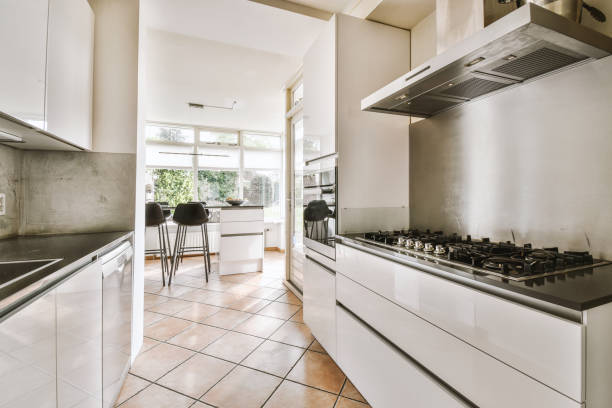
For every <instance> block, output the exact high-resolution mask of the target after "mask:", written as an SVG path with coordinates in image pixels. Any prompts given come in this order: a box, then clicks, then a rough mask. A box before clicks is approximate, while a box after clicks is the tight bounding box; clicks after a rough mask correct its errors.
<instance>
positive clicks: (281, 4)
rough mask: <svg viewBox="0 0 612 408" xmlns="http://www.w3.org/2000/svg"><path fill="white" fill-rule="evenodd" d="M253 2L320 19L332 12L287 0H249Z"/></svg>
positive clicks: (330, 14) (328, 17) (328, 16)
mask: <svg viewBox="0 0 612 408" xmlns="http://www.w3.org/2000/svg"><path fill="white" fill-rule="evenodd" d="M249 1H252V2H254V3H260V4H265V5H266V6H270V7H276V8H279V9H282V10H287V11H290V12H292V13H297V14H302V15H305V16H308V17H313V18H318V19H320V20H325V21H327V20H329V19H330V18H331V16H332V15H333V13H330V12H329V11H325V10H320V9H317V8H314V7H308V6H304V5H302V4H297V3H293V2H291V1H287V0H249Z"/></svg>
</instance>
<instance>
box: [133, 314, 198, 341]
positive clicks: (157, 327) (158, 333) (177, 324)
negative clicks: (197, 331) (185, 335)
mask: <svg viewBox="0 0 612 408" xmlns="http://www.w3.org/2000/svg"><path fill="white" fill-rule="evenodd" d="M191 324H192V323H191V322H190V321H187V320H183V319H177V318H174V317H166V318H165V319H162V320H160V321H159V322H156V323H153V324H152V325H150V326H147V327H145V329H144V335H145V336H147V337H151V338H153V339H155V340H159V341H166V340H168V339H170V338H171V337H174V336H176V335H177V334H179V333H180V332H182V331H183V330H185V329H186V328H187V327H189V326H191Z"/></svg>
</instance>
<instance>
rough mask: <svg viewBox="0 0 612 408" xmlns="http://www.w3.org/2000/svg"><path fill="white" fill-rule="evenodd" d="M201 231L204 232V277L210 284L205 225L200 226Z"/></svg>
mask: <svg viewBox="0 0 612 408" xmlns="http://www.w3.org/2000/svg"><path fill="white" fill-rule="evenodd" d="M200 230H201V231H202V256H203V259H202V262H203V263H204V276H205V277H206V282H208V262H206V238H205V236H204V224H202V225H200Z"/></svg>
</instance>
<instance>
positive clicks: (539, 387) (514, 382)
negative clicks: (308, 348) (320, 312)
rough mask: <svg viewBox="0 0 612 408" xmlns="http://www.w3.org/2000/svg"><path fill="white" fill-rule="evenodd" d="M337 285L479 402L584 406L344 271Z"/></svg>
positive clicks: (371, 319) (359, 310) (348, 301)
mask: <svg viewBox="0 0 612 408" xmlns="http://www.w3.org/2000/svg"><path fill="white" fill-rule="evenodd" d="M336 287H337V290H336V296H337V298H338V301H339V302H340V303H341V304H343V305H345V306H346V307H347V308H348V309H349V310H351V311H352V312H353V313H355V314H356V315H357V316H359V317H360V318H361V319H362V320H363V321H365V322H366V323H368V324H369V325H370V326H372V327H373V328H374V329H375V330H377V331H378V332H379V333H381V334H382V335H383V336H385V337H386V338H387V339H389V340H390V341H391V342H392V343H393V344H395V345H396V346H398V347H399V348H400V349H402V350H404V352H406V354H408V355H409V356H411V357H412V358H414V359H415V360H416V361H418V362H419V363H420V364H422V365H423V366H424V367H426V368H427V369H428V370H430V371H431V372H433V373H434V374H435V375H437V376H438V377H439V378H441V379H442V380H443V381H445V382H446V383H447V384H449V385H450V386H451V387H453V388H454V389H456V390H457V391H458V392H460V393H461V394H463V395H464V396H465V397H466V398H468V399H469V400H470V401H472V402H474V403H475V404H476V405H478V406H479V407H494V408H516V407H521V408H542V407H555V408H570V407H572V408H577V407H580V406H581V405H580V404H579V403H578V402H576V401H573V400H571V399H570V398H568V397H566V396H564V395H562V394H560V393H558V392H557V391H554V390H553V389H551V388H549V387H547V386H545V385H543V384H541V383H540V382H538V381H535V380H533V379H532V378H530V377H528V376H526V375H524V374H523V373H521V372H519V371H517V370H515V369H514V368H512V367H510V366H508V365H507V364H504V363H502V362H500V361H499V360H497V359H495V358H493V357H491V356H490V355H488V354H486V353H484V352H482V351H480V350H478V349H477V348H475V347H473V346H471V345H469V344H467V343H466V342H464V341H462V340H460V339H458V338H457V337H455V336H453V335H451V334H449V333H447V332H445V331H444V330H441V329H439V328H438V327H436V326H434V325H433V324H431V323H429V322H427V321H426V320H424V319H422V318H420V317H418V316H416V315H414V314H413V313H410V312H408V311H406V310H405V309H403V308H401V307H399V306H398V305H396V304H394V303H392V302H390V301H388V300H387V299H385V298H383V297H382V296H379V295H377V294H376V293H374V292H372V291H370V290H369V289H366V288H364V287H363V286H361V285H359V284H358V283H356V282H354V281H352V280H350V279H349V278H347V277H346V276H344V275H341V274H337V278H336ZM339 347H340V346H339ZM518 390H520V391H518Z"/></svg>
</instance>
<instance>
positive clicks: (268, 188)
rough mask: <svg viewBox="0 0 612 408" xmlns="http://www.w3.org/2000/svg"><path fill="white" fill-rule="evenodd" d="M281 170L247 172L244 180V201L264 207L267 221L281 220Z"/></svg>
mask: <svg viewBox="0 0 612 408" xmlns="http://www.w3.org/2000/svg"><path fill="white" fill-rule="evenodd" d="M280 181H281V174H280V170H247V171H245V172H244V178H243V189H244V190H243V194H244V199H245V200H249V202H250V203H254V204H258V205H263V206H264V218H265V219H280V218H281V216H282V214H281V197H280V193H281V191H280V187H281V185H280Z"/></svg>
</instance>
